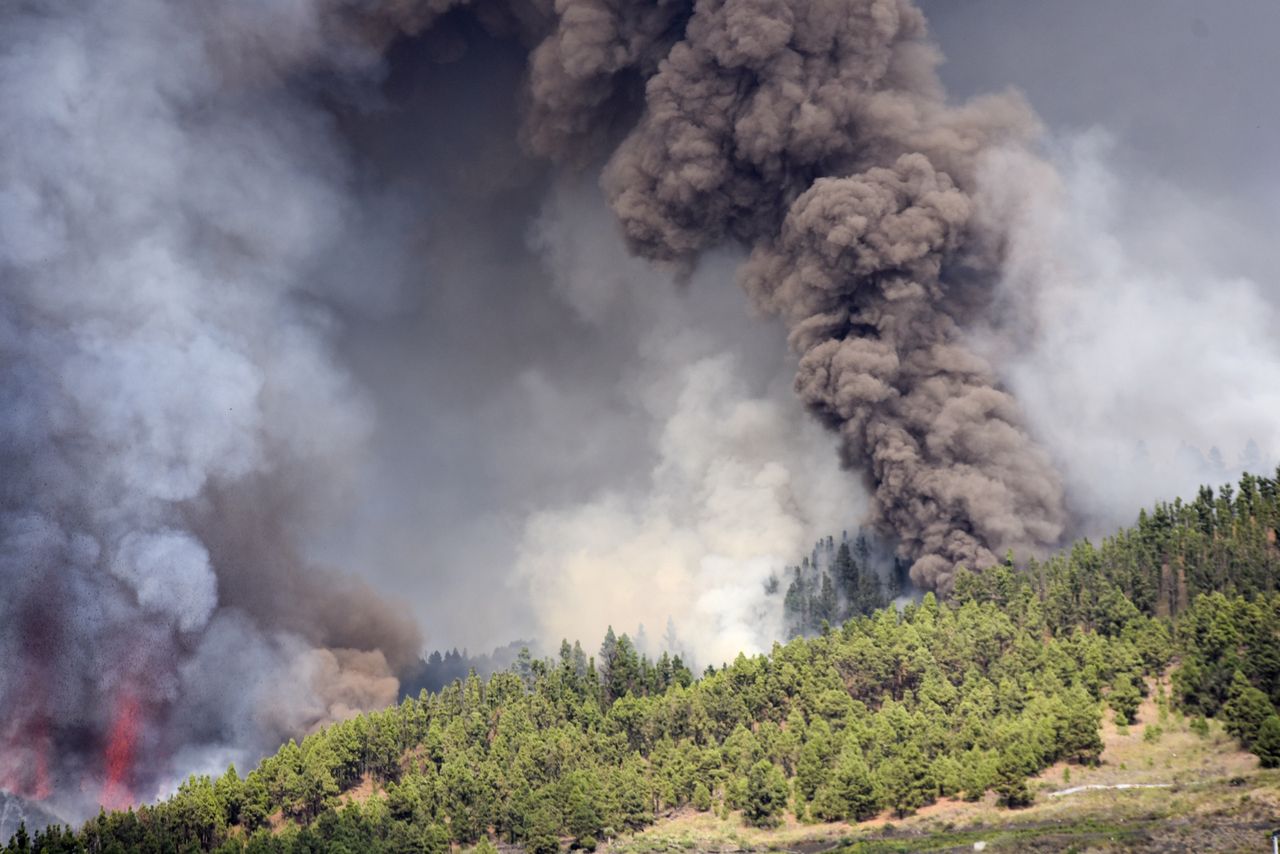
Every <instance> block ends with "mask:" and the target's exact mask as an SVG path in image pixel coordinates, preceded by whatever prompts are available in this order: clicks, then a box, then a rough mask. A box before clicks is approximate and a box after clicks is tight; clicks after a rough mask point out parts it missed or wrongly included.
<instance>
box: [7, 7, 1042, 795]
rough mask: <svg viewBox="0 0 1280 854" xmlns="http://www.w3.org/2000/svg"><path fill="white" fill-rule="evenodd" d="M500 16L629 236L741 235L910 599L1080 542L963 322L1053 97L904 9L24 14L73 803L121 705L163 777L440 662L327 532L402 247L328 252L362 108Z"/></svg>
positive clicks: (17, 608)
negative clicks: (341, 559) (977, 84)
mask: <svg viewBox="0 0 1280 854" xmlns="http://www.w3.org/2000/svg"><path fill="white" fill-rule="evenodd" d="M477 27H480V28H483V29H484V30H486V31H487V32H489V33H491V34H493V35H494V36H495V37H497V38H498V39H501V40H504V44H505V46H510V47H511V49H512V50H520V51H527V53H528V75H527V81H526V86H525V90H524V101H523V126H522V131H521V134H520V135H521V139H522V141H523V143H524V144H525V145H526V146H527V147H528V149H529V150H530V151H532V152H534V153H536V154H538V155H540V156H542V157H544V158H546V159H549V160H552V161H555V162H557V163H560V164H569V165H572V166H580V165H582V164H587V163H599V162H604V166H603V171H602V174H601V181H602V184H603V188H604V190H605V193H606V195H607V198H608V200H609V202H610V204H611V206H612V208H613V210H614V211H615V213H616V215H617V218H618V221H619V222H620V226H621V230H622V233H623V234H624V236H625V238H626V240H627V243H628V245H629V247H630V248H631V250H633V251H634V252H635V253H636V254H638V255H640V256H643V257H645V258H648V259H652V260H654V261H658V262H661V263H663V264H665V265H670V266H671V267H673V268H675V269H677V270H679V271H682V272H688V271H689V270H690V269H691V268H692V266H693V265H694V264H695V263H696V262H697V259H698V257H699V256H700V255H701V254H702V253H704V252H706V251H708V250H711V249H714V248H716V247H719V246H724V245H732V246H737V247H740V248H744V249H746V250H749V252H750V258H749V260H748V261H747V262H746V264H745V265H744V266H743V268H742V271H741V280H742V284H743V286H744V287H745V289H746V290H747V292H748V293H749V294H750V296H751V299H752V300H753V302H754V304H755V305H756V306H757V307H758V308H759V309H761V310H763V311H765V312H768V313H771V314H774V315H777V316H778V317H780V318H781V319H782V320H783V321H784V322H785V323H786V324H787V326H788V328H789V330H790V341H791V343H792V345H793V347H794V348H795V350H796V352H797V354H798V356H799V371H798V375H797V381H796V387H797V390H798V391H799V393H800V395H801V398H802V399H803V400H804V402H805V403H806V405H808V406H809V407H810V408H811V409H812V410H813V411H814V412H815V413H816V414H817V415H818V416H819V417H820V418H821V419H822V421H823V422H824V423H825V424H827V425H829V426H830V427H831V428H832V429H833V430H835V431H837V432H838V434H839V435H840V437H841V439H842V441H843V449H844V451H843V457H844V462H845V463H846V464H847V465H848V466H850V467H852V468H855V469H858V470H860V471H862V472H865V474H866V476H867V478H868V479H869V481H870V483H871V486H872V487H873V494H874V500H875V512H876V514H877V517H878V519H879V521H880V523H881V524H882V525H883V527H884V528H886V529H887V530H888V531H890V532H892V533H893V534H894V535H896V536H897V538H898V539H899V541H900V542H901V549H902V552H903V554H904V555H905V556H907V557H909V558H910V559H911V560H912V561H913V563H914V566H913V570H912V571H913V576H914V577H915V579H916V580H917V581H918V582H919V583H920V584H922V585H925V586H932V587H937V588H940V589H945V588H946V587H947V586H948V584H949V579H950V577H951V573H952V572H953V570H954V568H955V567H956V566H957V565H959V564H962V563H963V564H969V565H974V566H982V565H984V564H989V563H991V562H992V561H993V560H994V559H995V558H996V556H997V555H998V554H999V553H1000V552H1001V551H1003V550H1005V549H1007V548H1015V549H1018V550H1026V549H1037V548H1040V547H1043V546H1046V545H1048V544H1050V543H1052V542H1054V541H1055V540H1056V539H1057V538H1058V537H1059V535H1060V533H1061V531H1062V528H1063V524H1064V520H1065V511H1064V509H1063V499H1062V490H1061V487H1060V485H1059V482H1058V479H1057V477H1056V475H1055V473H1054V471H1053V469H1052V467H1051V466H1050V464H1049V462H1048V460H1047V458H1046V456H1045V454H1044V453H1043V452H1042V451H1040V450H1039V449H1038V448H1037V447H1036V446H1035V444H1034V442H1033V441H1032V440H1031V439H1030V438H1029V436H1028V435H1027V433H1026V431H1025V430H1024V429H1023V427H1022V419H1021V416H1020V414H1019V411H1018V407H1017V405H1016V403H1015V401H1013V400H1012V399H1011V398H1010V397H1009V395H1008V394H1007V393H1005V392H1004V391H1002V390H1001V388H1000V387H999V384H998V382H997V380H996V378H995V372H994V371H993V370H992V369H991V367H990V366H988V365H987V364H985V363H984V362H983V360H982V359H981V358H979V357H978V356H977V355H976V354H975V353H974V352H973V350H972V349H971V348H969V347H968V346H967V345H966V340H965V332H966V330H967V329H969V328H971V327H972V321H973V320H974V319H975V318H977V317H979V316H982V313H983V312H984V311H986V309H987V303H988V302H989V294H990V291H991V286H992V284H993V283H994V281H995V280H996V279H997V276H998V272H999V269H1000V265H1001V251H1002V247H1003V246H1004V244H1005V239H1004V237H1005V236H1004V235H1003V234H1002V233H1001V228H1000V226H998V225H993V223H998V222H1001V221H1003V220H1002V218H1000V217H993V216H986V215H983V214H984V211H983V210H981V201H980V200H979V199H978V198H977V197H976V196H975V193H974V183H975V177H974V176H975V174H976V172H977V170H978V168H979V166H980V165H981V162H982V160H983V158H984V155H986V154H987V153H989V152H992V151H994V150H996V149H1000V148H1014V149H1024V148H1025V147H1026V144H1027V141H1028V139H1030V138H1031V137H1032V136H1033V135H1034V133H1035V132H1036V122H1035V120H1034V117H1033V116H1032V115H1031V114H1030V112H1029V111H1028V110H1027V109H1026V107H1025V106H1024V105H1023V104H1022V102H1021V101H1020V99H1019V98H1017V97H1016V96H1009V95H1005V96H999V97H989V98H984V99H979V100H976V101H974V102H971V103H969V104H966V105H962V106H958V107H954V106H950V105H948V104H947V103H946V101H945V97H944V93H943V92H942V90H941V87H940V85H939V83H938V80H937V77H936V74H935V67H936V64H937V62H938V55H937V51H936V49H935V48H934V47H933V46H932V44H931V43H930V42H929V41H928V40H927V37H926V36H927V33H926V26H925V20H924V17H923V15H922V14H921V13H920V11H919V10H918V9H916V8H915V7H914V6H913V5H912V4H911V3H910V2H909V0H697V2H689V0H656V2H634V0H554V2H553V0H509V2H507V1H506V0H476V2H467V0H383V2H375V3H367V2H359V1H358V0H299V2H292V3H279V4H263V3H258V2H244V0H230V2H225V3H206V4H195V5H191V4H186V5H184V4H165V3H159V2H154V0H120V2H119V3H112V4H109V5H103V4H55V3H45V4H42V3H40V2H32V3H21V4H8V5H5V6H2V7H0V81H4V83H3V85H0V112H2V113H3V115H4V118H5V120H6V127H7V128H12V133H6V134H5V135H4V136H3V138H2V139H0V184H3V185H4V186H5V187H6V188H7V189H6V192H5V193H3V194H0V274H2V275H3V276H4V281H5V287H4V288H3V289H0V397H2V398H3V400H4V406H3V407H0V471H3V472H4V474H5V476H4V477H3V478H0V580H2V581H3V582H4V590H5V592H6V596H5V597H0V599H2V601H0V654H3V656H4V657H5V658H6V660H8V661H10V662H13V666H12V667H9V668H7V672H6V673H0V707H3V708H4V709H8V710H11V711H8V712H5V713H0V740H3V741H4V742H5V743H8V744H12V743H16V742H18V741H26V742H30V743H33V744H43V743H45V742H48V743H49V744H50V745H55V746H56V747H57V748H58V751H59V752H61V753H63V754H65V755H68V756H70V755H73V754H74V755H76V756H78V757H79V759H80V760H82V762H81V764H82V765H83V766H84V767H75V763H74V762H67V763H64V766H65V767H62V768H54V769H53V774H52V776H53V779H54V783H53V785H54V786H55V788H63V789H66V790H68V791H71V790H74V789H75V785H76V784H75V781H76V780H77V779H79V778H80V777H81V776H84V775H89V776H92V775H93V774H96V773H101V771H102V768H101V767H100V766H101V764H102V763H101V761H100V760H95V759H93V758H92V755H93V754H94V752H95V750H97V748H99V747H101V744H102V742H103V741H104V740H105V734H106V732H107V731H108V730H109V729H110V728H111V726H112V722H111V720H110V717H109V716H105V714H104V713H102V712H101V711H99V710H101V709H103V708H106V707H107V706H108V704H109V701H110V700H111V698H114V697H120V696H126V697H128V698H130V700H131V701H132V700H136V701H137V708H138V709H140V710H142V711H143V712H145V715H144V716H145V717H146V718H147V720H145V721H143V722H142V725H141V726H140V727H139V733H138V735H137V738H136V743H137V752H138V754H139V756H140V757H141V759H142V760H144V761H140V762H139V764H140V765H150V764H153V763H152V762H151V760H152V759H154V760H155V763H159V762H161V761H162V760H163V758H164V757H165V756H172V755H174V754H175V753H176V752H177V750H179V749H187V748H191V749H195V748H199V747H207V748H209V749H210V750H213V749H217V748H221V747H223V746H225V745H227V744H228V743H239V744H252V745H255V746H257V747H262V746H264V745H263V742H264V741H266V740H267V739H268V738H269V737H270V736H273V735H275V734H276V733H275V732H273V731H271V727H270V726H267V727H266V728H261V729H259V731H257V732H241V731H238V730H237V728H236V727H237V722H239V721H243V720H244V719H245V718H246V716H247V714H248V713H246V711H245V708H244V706H247V705H249V704H251V703H252V702H258V699H255V698H260V702H261V703H262V704H271V703H277V704H278V707H279V708H280V709H282V711H280V712H279V713H278V714H276V713H273V715H274V718H273V719H274V720H276V721H287V722H290V723H289V725H290V726H292V725H294V724H295V723H300V724H301V725H303V726H309V725H311V724H313V723H314V722H316V721H318V720H322V719H324V718H325V717H328V716H334V715H344V714H347V713H348V712H349V711H351V710H352V709H355V708H359V707H362V706H367V705H371V704H377V703H381V702H384V701H385V700H387V699H389V698H390V697H391V696H392V695H393V694H394V690H395V688H394V679H393V678H392V677H391V676H390V673H391V672H392V671H393V670H394V669H396V668H399V667H401V666H403V665H404V664H405V663H406V662H407V661H408V660H410V659H411V658H412V657H413V656H414V655H415V654H416V653H417V651H418V649H417V647H418V644H419V636H418V634H417V632H416V631H415V629H414V627H413V626H412V624H411V623H410V621H409V620H408V618H407V617H405V616H404V613H403V611H402V610H400V609H398V608H394V607H389V606H387V605H386V604H385V603H381V602H379V601H378V599H377V597H376V596H374V595H373V593H372V592H371V591H370V590H369V589H368V588H366V587H365V586H364V585H362V584H358V583H356V582H347V581H339V580H338V578H339V576H338V574H337V573H335V572H332V571H329V570H326V569H323V568H318V567H315V566H313V565H312V564H311V562H310V561H309V560H308V559H307V556H306V554H305V551H306V550H305V549H304V548H301V547H300V546H299V541H300V540H302V538H303V537H305V536H307V535H308V533H309V532H311V533H313V532H314V531H315V530H316V529H317V528H320V527H322V526H323V525H324V520H325V519H328V515H327V514H325V513H323V512H321V511H318V510H316V509H315V506H313V501H312V499H313V498H314V496H313V495H312V491H313V490H315V489H317V488H318V486H317V485H319V484H325V483H328V482H340V481H342V480H343V478H344V476H346V475H349V474H350V472H351V470H353V469H356V468H358V467H359V465H360V462H361V459H362V457H361V452H362V449H363V448H364V447H365V445H366V443H367V442H369V441H370V437H371V435H372V433H373V427H372V422H373V420H374V419H373V418H370V417H368V413H367V412H366V411H365V409H364V408H363V404H364V403H365V402H366V401H364V399H363V397H362V394H361V392H362V389H361V388H358V387H355V386H356V385H357V384H356V383H353V382H352V376H351V374H350V373H349V372H348V370H347V365H346V364H345V363H344V362H343V359H344V358H346V357H348V356H349V355H350V354H349V353H347V352H345V351H343V350H342V348H341V347H340V346H339V345H338V344H337V343H336V340H337V339H338V338H339V334H338V333H337V332H335V327H336V326H338V325H340V324H339V322H338V321H337V320H336V319H335V318H336V317H337V316H338V315H340V314H341V313H342V311H343V307H344V306H350V305H355V304H359V303H360V302H361V300H362V299H363V298H364V297H365V296H366V294H365V290H364V289H365V288H366V286H368V285H369V280H372V279H376V278H377V275H376V272H374V273H370V274H369V275H366V273H368V272H369V271H366V270H364V269H358V266H359V265H358V264H356V265H355V266H353V268H352V269H353V271H354V272H353V274H352V275H351V276H350V277H349V278H350V280H349V281H347V280H345V279H344V280H343V281H342V282H341V283H339V284H334V283H333V282H331V281H329V280H328V279H327V278H326V277H325V276H323V275H319V274H318V271H317V268H318V267H320V266H323V263H324V260H325V259H326V258H327V256H326V254H325V253H326V249H327V248H328V247H331V246H333V245H335V244H338V243H340V242H341V241H342V240H343V239H345V238H349V237H350V234H351V233H352V231H353V229H359V228H363V227H365V225H364V220H365V217H364V216H363V215H364V214H365V213H367V211H365V210H363V209H362V207H361V206H362V204H363V202H364V199H363V197H360V195H359V192H358V191H357V190H356V189H354V188H353V186H354V185H356V184H358V183H359V181H360V180H361V174H362V167H364V166H370V167H371V171H377V167H378V166H380V165H386V164H381V163H373V164H364V163H355V162H352V161H354V159H355V158H353V157H352V154H353V151H352V149H351V148H350V147H349V146H348V143H350V142H351V140H349V139H346V138H344V137H343V136H342V124H343V116H342V115H341V114H342V113H343V111H344V110H345V111H347V112H348V113H351V114H362V111H364V110H368V111H370V112H376V111H377V110H379V109H382V108H383V107H384V106H385V100H386V99H385V98H384V95H385V93H384V92H381V91H379V81H380V79H381V78H380V75H382V74H383V73H384V72H385V71H386V64H385V63H384V59H383V57H386V56H390V55H392V54H393V53H394V51H395V50H396V49H397V47H398V46H403V45H404V44H406V43H409V44H412V42H411V41H410V40H414V39H420V40H421V44H422V45H423V47H424V49H423V52H424V53H427V54H430V55H431V57H432V58H433V61H439V62H448V61H451V60H456V59H457V58H458V56H459V54H460V52H461V51H463V50H465V46H466V43H467V41H466V39H467V34H468V33H469V32H474V31H475V29H476V28H477ZM462 88H463V90H464V91H463V95H465V94H466V87H465V85H464V86H463V87H462ZM459 100H465V98H460V99H459ZM435 118H436V117H424V122H426V121H430V120H435ZM437 124H438V125H439V126H440V128H441V130H440V132H441V133H442V134H447V133H449V132H450V130H451V127H450V121H449V117H447V116H446V117H442V120H440V121H438V122H437ZM391 148H395V146H391ZM401 148H403V146H402V147H401ZM379 150H381V149H379ZM442 150H445V149H442ZM416 155H417V152H416V151H413V150H410V151H409V152H408V153H407V154H406V153H405V152H404V151H403V150H395V151H392V152H390V153H385V152H384V156H385V157H386V158H387V159H392V158H394V157H405V156H410V157H411V156H416ZM448 156H449V155H445V159H448ZM372 159H375V160H376V159H377V158H376V156H375V157H374V158H372ZM444 171H447V170H446V169H442V170H440V172H441V173H443V172H444ZM485 177H490V176H481V178H485ZM461 183H463V184H465V185H467V186H468V187H470V188H471V189H473V190H474V187H473V186H472V185H471V182H470V181H469V180H468V181H462V182H461ZM395 234H396V235H397V236H398V235H399V234H400V233H399V232H395ZM374 254H377V253H373V252H371V253H370V255H371V256H372V255H374ZM321 272H323V271H321ZM320 282H324V283H323V284H321V283H320ZM477 361H481V360H477ZM481 367H482V366H480V365H478V364H477V365H465V366H463V367H462V368H461V369H460V370H459V373H460V374H467V372H468V371H476V372H478V371H480V370H481ZM475 379H476V378H475V377H474V376H470V375H468V376H466V380H467V381H475ZM334 488H335V489H340V486H339V487H334ZM314 503H315V505H318V504H320V503H321V502H319V501H318V500H317V501H316V502H314ZM49 577H56V579H57V585H54V584H52V583H51V582H50V581H49V580H48V579H49ZM51 602H52V603H54V604H49V603H51ZM28 624H32V625H38V626H41V630H40V632H39V633H38V634H39V636H40V638H41V641H42V644H43V646H44V647H47V649H35V648H33V647H32V645H31V644H30V643H29V639H28V637H27V635H29V634H30V633H29V632H26V631H25V630H24V628H23V627H24V626H25V625H28ZM45 624H49V625H48V627H47V628H45ZM68 650H77V651H79V652H77V654H75V655H71V654H68V653H67V652H66V651H68ZM300 662H301V663H300ZM299 669H301V670H303V671H305V673H304V674H303V675H302V676H299V677H297V684H296V685H293V684H291V683H290V679H291V678H293V677H291V676H289V675H286V674H291V673H296V671H297V670H299ZM36 671H38V672H40V673H42V674H43V676H44V678H43V679H42V683H43V684H44V685H45V686H46V690H47V694H48V696H47V697H46V698H44V700H43V701H42V702H41V703H39V704H37V705H39V706H40V709H41V710H42V711H40V713H39V714H37V715H36V716H35V718H32V716H31V715H30V714H26V715H24V714H22V713H19V712H14V711H12V710H14V709H20V708H21V706H20V704H21V702H23V700H22V698H23V697H24V696H25V695H24V693H23V692H25V691H27V685H26V682H27V681H29V677H28V675H27V674H28V673H29V672H36ZM295 694H296V695H297V696H294V695H295ZM239 700H243V702H238V701H239ZM294 701H297V703H295V702H294ZM27 702H28V706H29V707H30V706H31V704H30V701H29V700H28V701H27ZM299 704H300V706H299ZM45 710H47V711H45ZM46 731H47V735H46ZM33 733H34V734H33ZM130 743H131V744H133V740H132V738H131V740H130ZM98 752H100V751H98ZM131 752H132V751H131ZM126 782H128V781H126ZM134 782H141V781H134ZM37 788H41V787H37Z"/></svg>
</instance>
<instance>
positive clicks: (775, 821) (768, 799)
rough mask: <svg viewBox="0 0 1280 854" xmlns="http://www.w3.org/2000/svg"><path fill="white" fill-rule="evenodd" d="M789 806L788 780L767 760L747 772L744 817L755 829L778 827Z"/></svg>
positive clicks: (761, 761)
mask: <svg viewBox="0 0 1280 854" xmlns="http://www.w3.org/2000/svg"><path fill="white" fill-rule="evenodd" d="M786 806H787V779H786V777H784V776H782V771H781V770H780V769H779V768H778V766H776V765H774V764H773V763H772V762H770V761H769V760H767V759H761V760H760V761H759V762H757V763H756V764H755V765H752V766H751V770H750V771H748V772H747V789H746V793H745V802H744V804H743V807H742V817H743V818H744V819H745V820H746V821H747V823H748V824H751V825H754V826H755V827H777V826H778V825H779V824H781V823H782V814H783V812H784V810H785V809H786Z"/></svg>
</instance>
